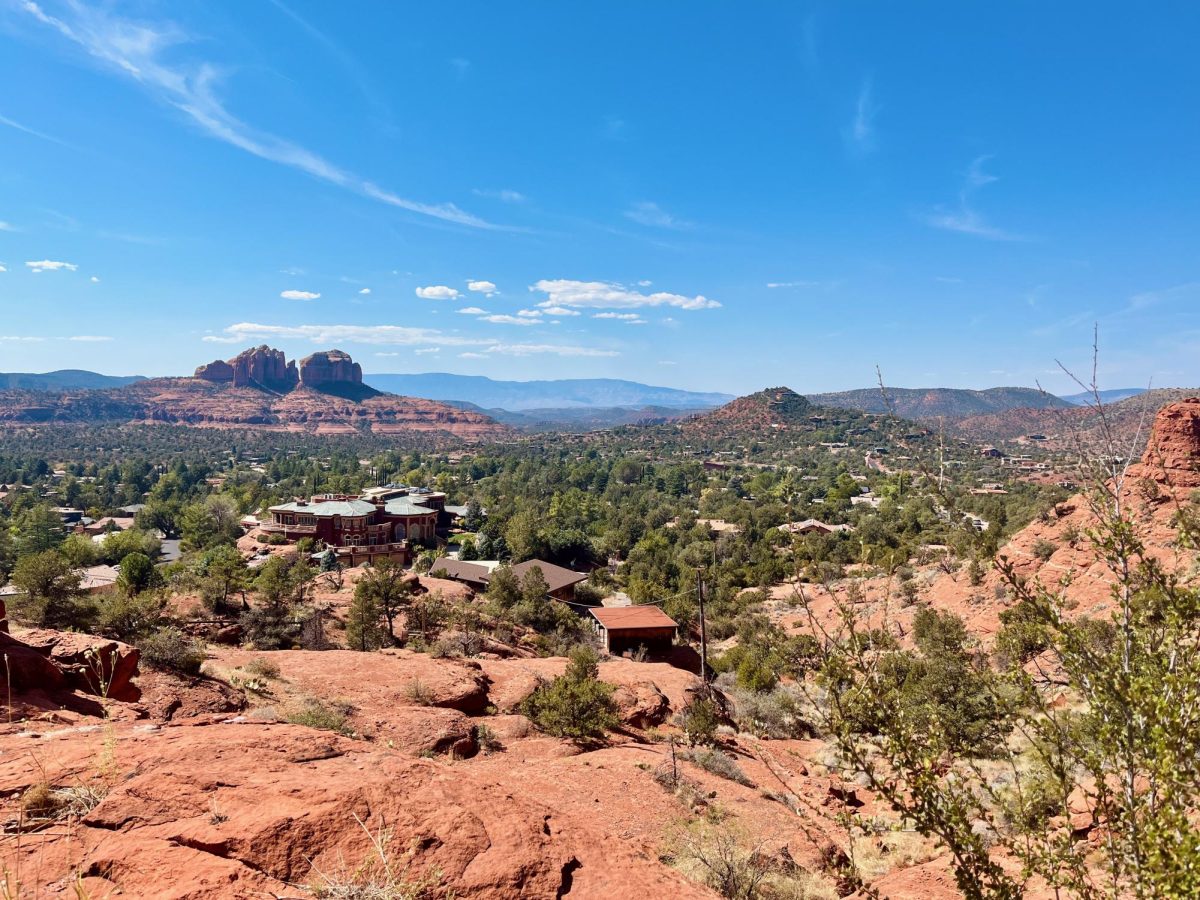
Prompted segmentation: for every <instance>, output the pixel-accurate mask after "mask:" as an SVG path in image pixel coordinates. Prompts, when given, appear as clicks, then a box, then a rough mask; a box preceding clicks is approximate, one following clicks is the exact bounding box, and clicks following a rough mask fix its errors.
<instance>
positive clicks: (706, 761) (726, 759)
mask: <svg viewBox="0 0 1200 900" xmlns="http://www.w3.org/2000/svg"><path fill="white" fill-rule="evenodd" d="M683 758H684V759H689V760H691V761H692V762H693V763H695V764H696V765H698V766H699V767H700V768H702V769H703V770H704V771H705V772H709V773H711V774H713V775H716V776H718V777H720V778H727V779H728V780H730V781H736V782H737V783H738V784H741V785H744V786H745V787H754V782H753V781H751V780H750V776H749V775H747V774H746V773H745V772H743V771H742V767H741V766H739V765H738V764H737V760H735V759H734V758H733V757H732V756H730V755H729V754H728V753H725V752H723V751H721V750H717V749H716V748H709V749H705V750H690V751H688V752H687V753H685V754H683Z"/></svg>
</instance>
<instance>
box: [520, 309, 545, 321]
mask: <svg viewBox="0 0 1200 900" xmlns="http://www.w3.org/2000/svg"><path fill="white" fill-rule="evenodd" d="M517 315H518V316H520V317H521V318H523V319H539V318H541V316H542V311H541V310H540V309H521V310H517Z"/></svg>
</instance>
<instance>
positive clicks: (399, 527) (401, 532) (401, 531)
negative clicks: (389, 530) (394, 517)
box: [396, 522, 407, 541]
mask: <svg viewBox="0 0 1200 900" xmlns="http://www.w3.org/2000/svg"><path fill="white" fill-rule="evenodd" d="M406 536H407V531H406V530H405V528H404V523H403V522H397V523H396V540H398V541H402V540H404V538H405V537H406Z"/></svg>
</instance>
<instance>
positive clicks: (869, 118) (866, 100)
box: [842, 76, 880, 154]
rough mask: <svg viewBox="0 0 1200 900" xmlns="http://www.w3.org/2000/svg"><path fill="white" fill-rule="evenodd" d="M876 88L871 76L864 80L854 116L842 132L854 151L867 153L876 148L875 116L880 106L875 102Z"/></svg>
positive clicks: (848, 145) (859, 91) (849, 146)
mask: <svg viewBox="0 0 1200 900" xmlns="http://www.w3.org/2000/svg"><path fill="white" fill-rule="evenodd" d="M874 95H875V88H874V84H873V82H872V79H871V78H870V76H868V77H866V78H864V79H863V80H862V85H861V86H860V87H859V89H858V98H857V99H856V100H855V102H854V118H853V119H851V121H850V124H849V125H847V126H846V128H845V129H844V130H843V132H842V138H843V140H844V141H845V142H846V146H847V147H848V148H849V149H850V150H851V151H852V152H854V153H857V154H867V153H871V152H873V151H874V150H875V148H876V144H877V140H876V135H875V116H877V115H878V114H879V109H880V107H879V106H878V105H876V103H875V96H874Z"/></svg>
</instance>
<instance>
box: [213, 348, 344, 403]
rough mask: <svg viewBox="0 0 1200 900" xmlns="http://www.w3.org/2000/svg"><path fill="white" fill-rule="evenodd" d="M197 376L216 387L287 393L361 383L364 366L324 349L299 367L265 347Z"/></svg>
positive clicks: (221, 362)
mask: <svg viewBox="0 0 1200 900" xmlns="http://www.w3.org/2000/svg"><path fill="white" fill-rule="evenodd" d="M195 377H196V378H199V379H201V380H203V381H211V382H214V383H216V384H232V385H233V386H234V387H261V388H266V389H268V390H273V391H278V392H280V393H286V392H288V391H290V390H292V388H294V387H296V386H297V385H304V386H305V387H313V388H320V387H324V386H326V385H331V384H362V366H360V365H359V364H358V363H356V362H355V361H354V360H353V359H351V358H350V354H349V353H346V352H344V351H342V350H321V351H318V352H317V353H313V354H311V355H309V356H306V357H305V358H304V359H302V360H300V363H299V365H297V363H296V361H295V360H290V361H289V360H288V359H287V357H286V356H285V355H284V352H283V351H282V350H276V349H274V348H273V347H268V346H266V345H265V344H264V345H262V346H261V347H252V348H251V349H249V350H243V351H242V352H241V353H239V354H238V355H237V356H235V357H234V358H233V359H229V360H221V359H216V360H213V361H212V362H210V363H207V364H205V365H203V366H200V367H198V368H197V369H196V375H195Z"/></svg>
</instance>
